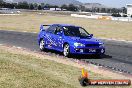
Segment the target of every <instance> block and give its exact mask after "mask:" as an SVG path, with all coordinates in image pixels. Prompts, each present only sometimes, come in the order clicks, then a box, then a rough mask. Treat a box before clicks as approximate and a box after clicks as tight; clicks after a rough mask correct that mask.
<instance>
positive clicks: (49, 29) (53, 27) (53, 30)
mask: <svg viewBox="0 0 132 88" xmlns="http://www.w3.org/2000/svg"><path fill="white" fill-rule="evenodd" d="M55 29H56V26H50V27H49V28H48V29H47V30H46V32H49V33H54V32H55Z"/></svg>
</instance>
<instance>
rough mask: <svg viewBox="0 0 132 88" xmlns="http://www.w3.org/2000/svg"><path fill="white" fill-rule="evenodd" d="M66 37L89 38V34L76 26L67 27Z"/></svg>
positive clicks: (65, 30)
mask: <svg viewBox="0 0 132 88" xmlns="http://www.w3.org/2000/svg"><path fill="white" fill-rule="evenodd" d="M63 29H64V34H65V36H73V37H81V38H85V37H89V35H90V34H89V33H88V32H87V31H86V30H85V29H83V28H81V27H74V26H66V27H63Z"/></svg>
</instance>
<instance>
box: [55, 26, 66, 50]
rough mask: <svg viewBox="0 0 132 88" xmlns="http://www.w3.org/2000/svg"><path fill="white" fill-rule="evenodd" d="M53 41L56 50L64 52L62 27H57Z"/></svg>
mask: <svg viewBox="0 0 132 88" xmlns="http://www.w3.org/2000/svg"><path fill="white" fill-rule="evenodd" d="M53 39H54V42H55V45H54V48H55V49H56V50H59V51H62V50H63V42H64V39H63V29H62V27H60V26H56V29H55V33H54V35H53Z"/></svg>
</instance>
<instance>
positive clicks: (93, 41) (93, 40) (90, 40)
mask: <svg viewBox="0 0 132 88" xmlns="http://www.w3.org/2000/svg"><path fill="white" fill-rule="evenodd" d="M69 39H71V40H72V41H74V42H78V43H83V44H99V43H102V42H101V41H100V40H98V39H96V38H94V37H91V38H80V37H69Z"/></svg>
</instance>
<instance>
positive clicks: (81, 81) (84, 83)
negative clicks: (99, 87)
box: [80, 78, 89, 87]
mask: <svg viewBox="0 0 132 88" xmlns="http://www.w3.org/2000/svg"><path fill="white" fill-rule="evenodd" d="M80 84H81V86H83V87H85V86H88V85H89V83H88V79H87V78H81V80H80Z"/></svg>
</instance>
